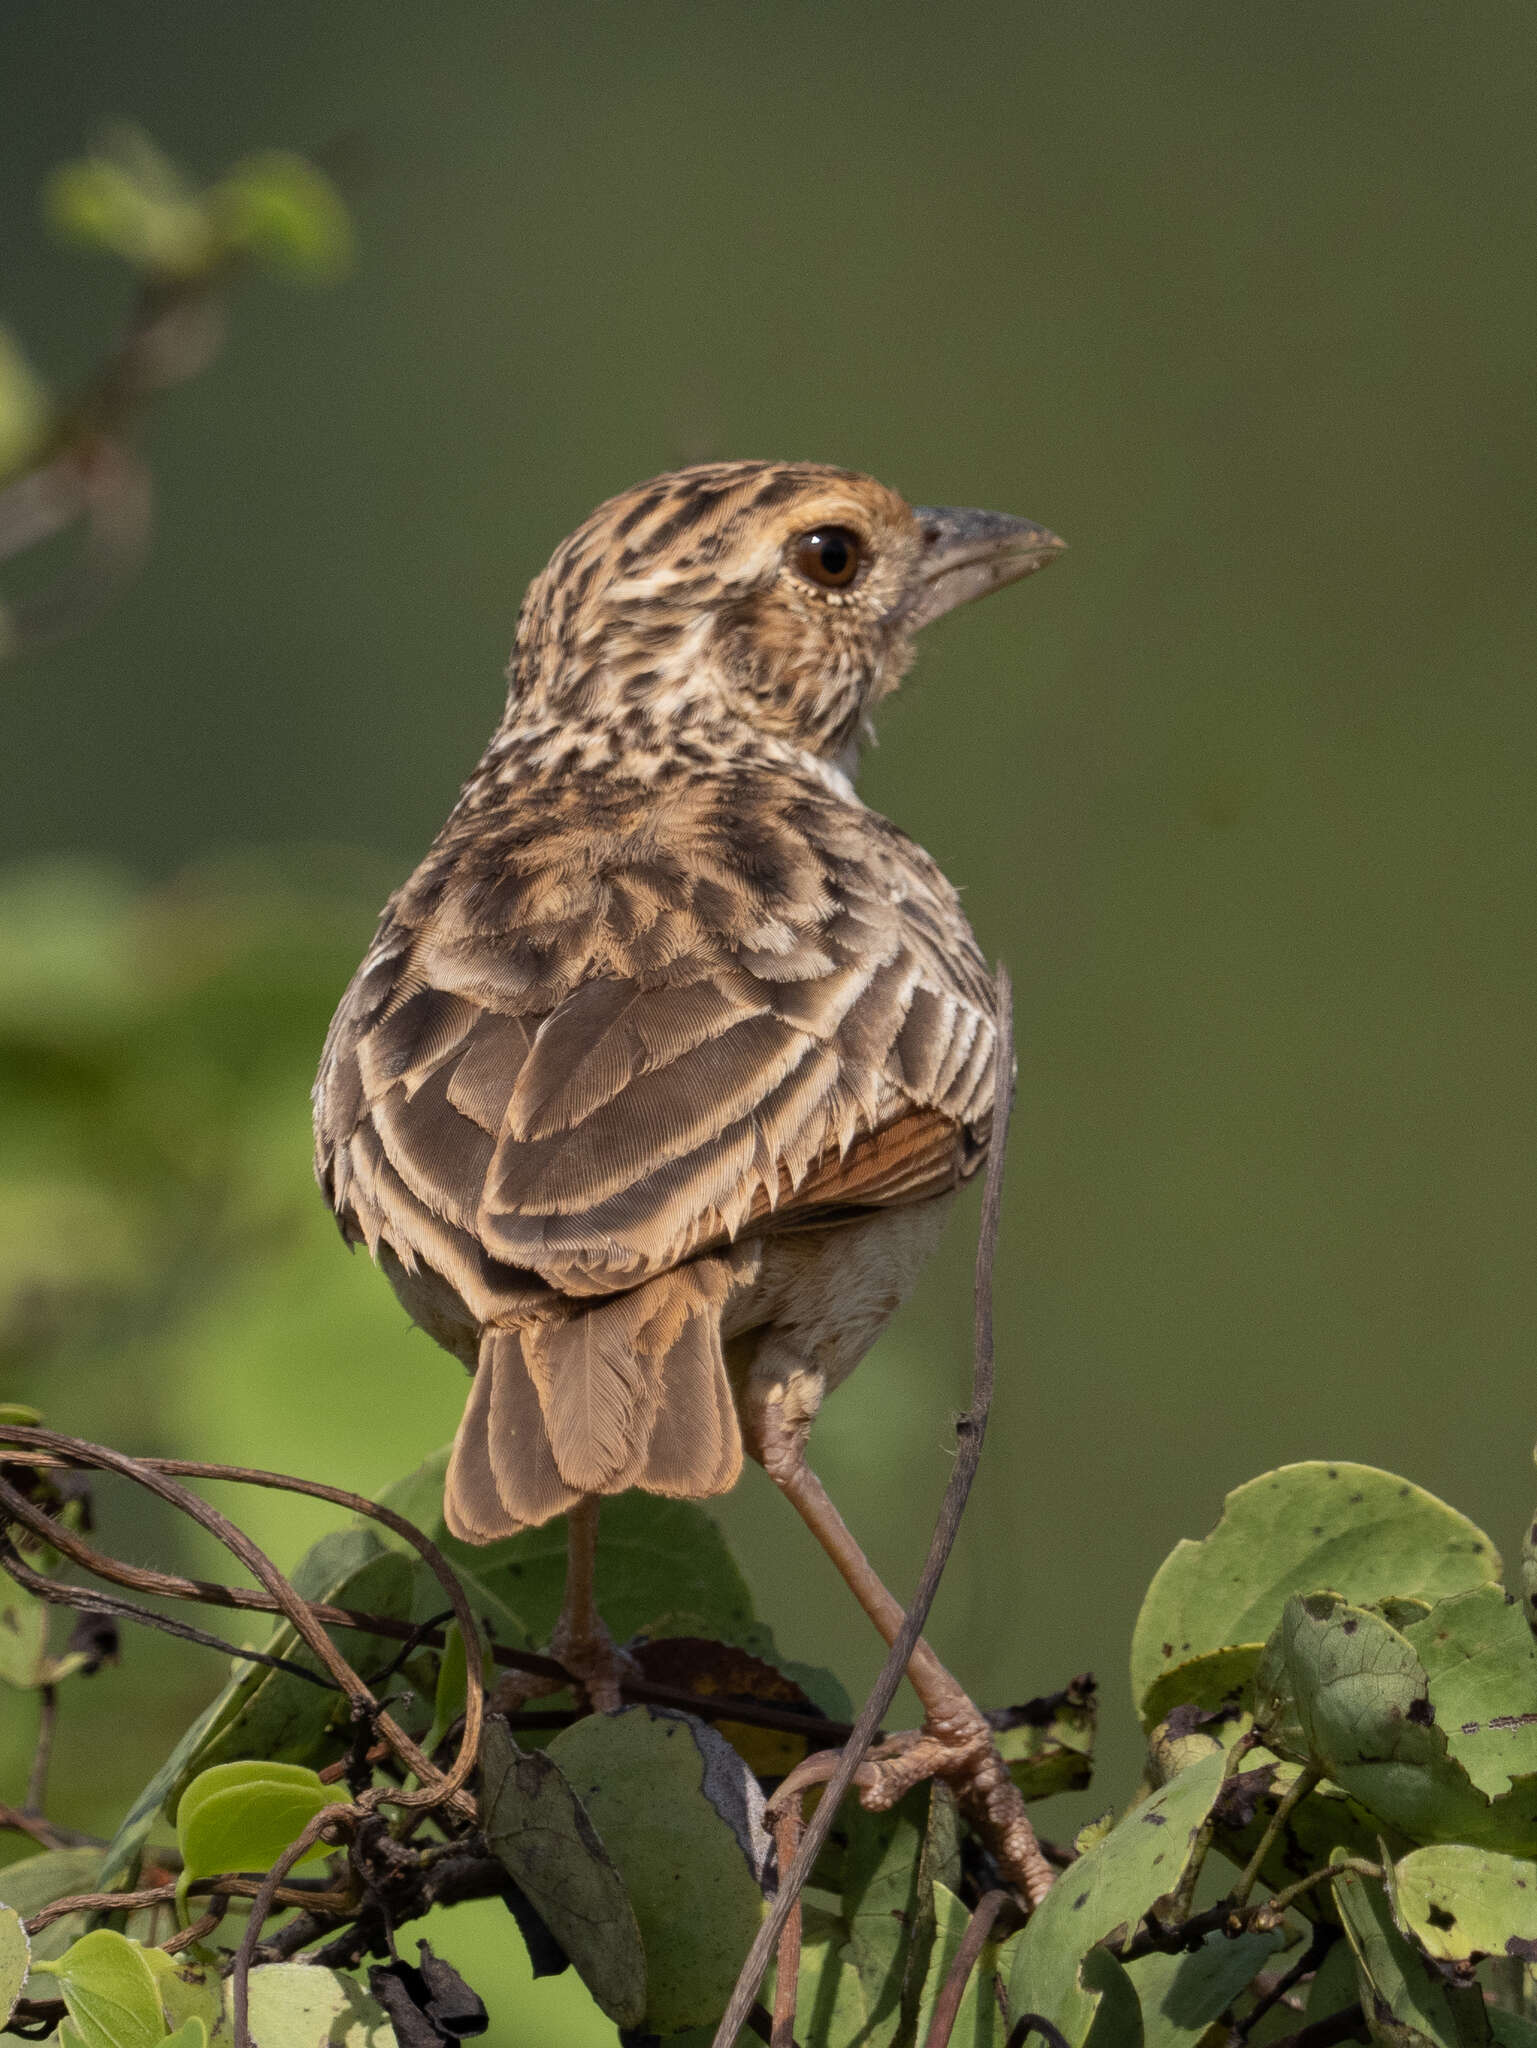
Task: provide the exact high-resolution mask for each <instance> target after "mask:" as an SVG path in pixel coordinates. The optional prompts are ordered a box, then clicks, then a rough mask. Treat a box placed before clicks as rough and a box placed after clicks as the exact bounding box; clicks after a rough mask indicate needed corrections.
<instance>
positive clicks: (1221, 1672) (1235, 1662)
mask: <svg viewBox="0 0 1537 2048" xmlns="http://www.w3.org/2000/svg"><path fill="white" fill-rule="evenodd" d="M1263 1648H1264V1644H1263V1643H1240V1644H1238V1645H1236V1646H1232V1645H1229V1647H1227V1648H1226V1649H1221V1650H1207V1651H1205V1652H1204V1653H1203V1654H1202V1655H1201V1656H1199V1657H1190V1658H1188V1659H1187V1660H1186V1661H1185V1662H1184V1663H1183V1664H1174V1665H1171V1666H1170V1668H1169V1669H1168V1670H1167V1671H1165V1672H1164V1673H1162V1675H1161V1676H1160V1677H1158V1678H1156V1679H1154V1681H1153V1683H1152V1685H1151V1686H1149V1688H1148V1691H1147V1696H1146V1698H1145V1699H1144V1700H1143V1702H1142V1723H1143V1726H1144V1727H1145V1728H1147V1729H1149V1730H1152V1729H1154V1728H1156V1727H1158V1726H1159V1724H1160V1723H1161V1722H1163V1721H1166V1720H1167V1719H1168V1718H1169V1716H1170V1714H1172V1713H1173V1712H1174V1709H1175V1708H1176V1707H1199V1708H1200V1709H1201V1711H1202V1712H1203V1713H1208V1714H1212V1713H1220V1712H1222V1711H1223V1710H1225V1709H1235V1708H1236V1707H1237V1706H1238V1705H1239V1703H1240V1701H1241V1700H1242V1699H1243V1697H1244V1694H1245V1693H1246V1692H1247V1690H1248V1686H1249V1681H1250V1680H1251V1679H1252V1678H1253V1676H1254V1672H1255V1667H1256V1666H1257V1665H1258V1663H1259V1660H1260V1652H1261V1651H1262V1650H1263Z"/></svg>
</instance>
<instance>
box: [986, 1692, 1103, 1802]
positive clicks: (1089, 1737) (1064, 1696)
mask: <svg viewBox="0 0 1537 2048" xmlns="http://www.w3.org/2000/svg"><path fill="white" fill-rule="evenodd" d="M1096 1718H1097V1715H1096V1696H1095V1694H1094V1692H1093V1691H1092V1690H1090V1689H1080V1688H1079V1687H1078V1686H1076V1685H1070V1686H1068V1687H1066V1688H1065V1690H1063V1691H1062V1692H1058V1693H1052V1694H1051V1695H1050V1696H1049V1697H1048V1698H1046V1699H1040V1700H1031V1701H1030V1702H1029V1703H1028V1704H1027V1705H1025V1706H1023V1707H1011V1708H1009V1709H1008V1710H1007V1712H1006V1713H1005V1714H1004V1715H1002V1716H1000V1717H999V1719H998V1721H997V1722H996V1723H995V1725H994V1728H993V1739H994V1741H995V1742H996V1743H997V1745H998V1754H999V1755H1000V1756H1001V1757H1002V1758H1003V1760H1004V1762H1005V1763H1006V1764H1007V1765H1008V1767H1009V1776H1010V1777H1011V1778H1012V1779H1013V1780H1014V1783H1015V1784H1016V1785H1017V1786H1018V1787H1019V1789H1020V1792H1021V1793H1022V1794H1023V1796H1024V1797H1025V1798H1026V1799H1046V1798H1049V1797H1050V1796H1051V1794H1052V1793H1054V1792H1077V1791H1081V1790H1082V1788H1083V1787H1084V1786H1085V1785H1087V1784H1088V1783H1089V1781H1090V1779H1091V1778H1092V1777H1093V1775H1094V1730H1095V1721H1096Z"/></svg>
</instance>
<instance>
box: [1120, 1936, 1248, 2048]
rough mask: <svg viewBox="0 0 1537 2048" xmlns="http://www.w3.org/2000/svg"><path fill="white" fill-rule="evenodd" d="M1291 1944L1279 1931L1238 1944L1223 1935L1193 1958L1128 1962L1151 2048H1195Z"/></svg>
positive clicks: (1148, 1958)
mask: <svg viewBox="0 0 1537 2048" xmlns="http://www.w3.org/2000/svg"><path fill="white" fill-rule="evenodd" d="M1285 1942H1286V1937H1285V1935H1284V1934H1283V1933H1282V1932H1281V1930H1280V1929H1279V1928H1275V1929H1273V1930H1272V1931H1271V1932H1270V1933H1268V1934H1240V1935H1238V1936H1237V1937H1236V1938H1234V1939H1232V1940H1230V1939H1229V1938H1228V1936H1227V1935H1225V1934H1222V1933H1220V1932H1217V1933H1212V1934H1208V1935H1207V1937H1206V1939H1205V1940H1204V1941H1203V1942H1202V1943H1201V1946H1200V1947H1199V1948H1198V1949H1194V1950H1192V1951H1190V1952H1189V1953H1188V1954H1184V1953H1182V1954H1180V1955H1172V1956H1169V1955H1160V1954H1156V1953H1155V1954H1153V1955H1149V1956H1139V1957H1138V1958H1137V1960H1136V1961H1135V1962H1131V1963H1127V1964H1126V1965H1125V1969H1126V1974H1127V1976H1128V1977H1130V1979H1131V1981H1132V1984H1133V1986H1134V1988H1135V1990H1136V1993H1137V1999H1138V2002H1139V2003H1140V2005H1141V2009H1142V2036H1143V2041H1144V2043H1145V2048H1193V2044H1194V2043H1196V2042H1198V2041H1199V2040H1200V2038H1201V2036H1202V2035H1203V2034H1204V2033H1205V2032H1206V2029H1207V2028H1208V2027H1209V2026H1210V2025H1211V2023H1212V2021H1213V2020H1214V2019H1216V2018H1217V2016H1218V2014H1219V2013H1222V2012H1224V2011H1225V2010H1226V2009H1227V2007H1228V2006H1229V2005H1231V2004H1232V2002H1233V2000H1234V1999H1235V1998H1236V1997H1237V1996H1238V1994H1239V1992H1240V1991H1242V1990H1243V1988H1244V1986H1245V1985H1246V1984H1249V1983H1251V1982H1252V1981H1253V1979H1254V1978H1255V1976H1256V1975H1257V1974H1258V1973H1259V1971H1261V1970H1262V1969H1263V1968H1264V1967H1265V1964H1266V1963H1267V1962H1268V1961H1269V1959H1270V1957H1271V1956H1273V1955H1274V1954H1275V1952H1276V1950H1277V1949H1278V1948H1283V1947H1284V1946H1285Z"/></svg>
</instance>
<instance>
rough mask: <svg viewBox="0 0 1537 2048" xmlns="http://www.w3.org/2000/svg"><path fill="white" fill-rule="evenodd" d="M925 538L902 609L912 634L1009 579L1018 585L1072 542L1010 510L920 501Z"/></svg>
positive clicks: (917, 512)
mask: <svg viewBox="0 0 1537 2048" xmlns="http://www.w3.org/2000/svg"><path fill="white" fill-rule="evenodd" d="M913 517H914V518H915V519H916V520H917V522H918V531H919V532H920V534H921V535H922V536H923V553H922V554H921V555H920V556H919V558H918V564H917V574H916V582H915V587H914V589H913V592H912V594H911V596H910V597H909V598H908V600H907V602H906V604H905V605H904V606H903V608H902V624H903V626H904V627H906V628H907V629H908V631H910V632H915V631H916V630H917V629H918V627H919V626H926V625H927V624H928V623H929V621H930V620H931V619H937V618H940V617H941V616H942V615H943V614H944V613H945V612H948V611H953V610H954V609H955V607H956V606H957V605H958V604H965V603H966V602H967V601H968V599H970V598H973V597H985V596H986V595H987V593H988V591H990V590H999V589H1001V588H1002V586H1003V585H1004V584H1005V583H1015V582H1017V581H1018V580H1019V578H1020V577H1021V576H1029V575H1030V574H1031V573H1032V572H1033V571H1034V570H1036V569H1043V568H1045V566H1046V564H1047V563H1048V562H1051V561H1055V560H1056V558H1057V556H1058V555H1060V554H1061V552H1062V550H1063V549H1064V548H1065V547H1066V546H1067V542H1066V541H1064V540H1058V538H1057V536H1056V535H1055V534H1054V533H1049V532H1048V531H1047V529H1046V528H1045V527H1044V526H1037V525H1036V524H1035V522H1034V521H1033V520H1030V519H1015V518H1013V517H1012V516H1011V515H1010V514H1009V513H1007V512H973V511H971V510H969V509H968V508H967V507H965V506H959V505H915V506H914V507H913Z"/></svg>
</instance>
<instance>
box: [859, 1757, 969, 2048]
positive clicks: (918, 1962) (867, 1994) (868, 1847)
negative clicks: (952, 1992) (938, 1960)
mask: <svg viewBox="0 0 1537 2048" xmlns="http://www.w3.org/2000/svg"><path fill="white" fill-rule="evenodd" d="M841 1825H842V1826H843V1828H844V1830H845V1832H846V1835H847V1844H848V1845H847V1848H846V1850H845V1852H844V1859H843V1921H844V1926H845V1927H846V1928H847V1930H848V1946H847V1949H846V1950H845V1956H846V1959H847V1960H848V1961H849V1962H850V1963H852V1965H853V1966H854V1969H855V1971H856V1973H857V1974H858V1977H859V1983H860V1992H861V1998H862V2003H863V2008H864V2013H865V2028H866V2036H865V2038H867V2039H868V2040H869V2041H870V2042H871V2043H873V2044H885V2043H887V2042H892V2043H895V2044H897V2048H905V2044H907V2043H910V2042H911V2041H912V2040H913V2038H914V2035H915V2031H916V2023H917V2015H918V2005H919V2001H920V1999H921V1996H922V1993H923V1986H924V1979H925V1976H926V1974H927V1971H928V1967H929V1957H930V1954H931V1952H932V1950H933V1946H934V1934H935V1926H936V1917H935V1903H934V1886H935V1884H936V1882H938V1883H947V1884H948V1885H949V1886H950V1887H952V1888H953V1887H954V1886H956V1885H958V1884H959V1883H960V1879H961V1863H960V1831H959V1827H958V1825H957V1822H956V1817H955V1802H954V1800H953V1799H952V1798H951V1796H950V1795H949V1793H948V1792H947V1791H945V1790H943V1789H942V1788H935V1787H934V1786H933V1785H932V1784H925V1785H918V1786H916V1787H915V1788H914V1789H913V1790H912V1791H911V1792H909V1793H907V1794H906V1796H905V1797H904V1798H902V1799H900V1800H898V1802H897V1804H896V1805H895V1806H893V1807H891V1808H889V1809H888V1810H887V1811H886V1812H884V1813H867V1812H866V1811H865V1809H864V1808H863V1807H862V1806H853V1807H851V1808H850V1810H849V1812H848V1816H847V1819H846V1820H845V1821H843V1822H842V1823H841Z"/></svg>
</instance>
